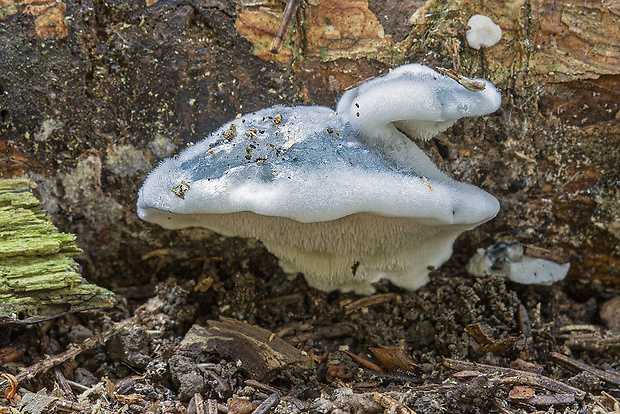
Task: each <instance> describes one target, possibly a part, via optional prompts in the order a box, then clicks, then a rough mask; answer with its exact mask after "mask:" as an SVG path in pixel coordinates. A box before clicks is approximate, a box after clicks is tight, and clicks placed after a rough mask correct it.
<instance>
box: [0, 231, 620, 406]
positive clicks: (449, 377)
mask: <svg viewBox="0 0 620 414" xmlns="http://www.w3.org/2000/svg"><path fill="white" fill-rule="evenodd" d="M218 242H220V244H219V246H220V250H219V251H214V250H211V251H210V253H211V254H212V256H205V257H202V256H196V257H195V258H192V259H188V260H187V261H186V262H184V263H181V264H180V267H179V269H180V270H179V271H176V272H171V274H170V276H171V277H170V279H168V280H167V281H166V282H164V283H160V284H158V285H157V286H155V287H154V288H153V287H152V286H141V287H134V288H127V289H124V290H122V289H121V291H122V293H121V294H119V305H118V306H117V307H116V308H114V309H111V310H108V311H96V312H94V311H93V312H86V313H82V314H74V315H67V316H65V317H62V318H59V319H56V320H51V321H48V322H46V323H41V324H36V325H32V326H26V327H23V326H22V327H14V328H6V327H5V329H3V331H2V334H1V335H2V336H1V337H0V340H1V341H2V343H1V345H4V346H5V348H3V349H4V350H5V351H6V350H7V349H9V348H11V347H13V348H16V347H20V346H21V345H20V344H23V346H24V347H25V350H26V352H25V354H24V355H22V356H21V357H20V358H18V359H16V360H15V361H12V362H9V363H7V364H4V365H3V366H2V368H1V371H2V372H8V373H13V374H17V373H19V372H20V369H21V367H24V366H29V365H32V364H34V363H36V362H38V361H40V360H41V359H42V358H45V355H52V354H58V353H60V352H62V351H64V350H66V349H68V347H70V344H72V343H75V344H79V343H82V342H83V341H84V340H85V339H87V338H89V337H91V336H92V335H93V334H94V333H96V332H102V331H105V330H106V329H109V328H110V327H111V326H112V324H113V321H122V320H124V319H125V318H129V317H131V316H133V315H134V312H135V310H136V308H137V307H138V306H139V305H142V304H143V303H145V302H147V298H146V296H150V295H153V297H152V298H150V299H148V306H147V307H146V308H147V310H145V309H144V307H143V308H141V310H140V312H142V313H143V314H144V312H146V313H148V314H149V315H151V316H148V317H146V319H144V320H143V321H142V322H140V323H137V324H135V325H133V326H131V327H130V328H128V329H126V330H124V331H122V332H121V333H120V334H118V335H116V336H113V337H112V338H111V339H109V340H107V341H106V342H105V343H101V344H99V345H98V346H96V347H95V348H94V349H91V350H88V351H85V352H83V353H82V354H80V355H79V356H78V357H77V358H75V360H72V361H68V362H65V363H64V364H62V365H60V370H57V372H56V373H54V372H53V370H48V371H46V372H42V373H41V374H39V375H37V376H36V377H35V378H34V379H32V380H30V381H25V382H22V383H20V391H19V393H18V394H19V395H24V394H27V393H28V392H30V391H32V392H37V391H40V390H42V389H45V390H47V392H48V393H49V394H50V395H54V396H56V397H59V398H61V399H62V400H67V401H70V400H71V398H73V396H72V395H67V394H65V393H63V392H62V391H61V390H60V389H59V388H58V386H57V385H55V384H57V383H58V381H59V380H58V377H59V374H60V377H63V376H64V378H66V379H68V380H70V381H74V382H76V383H79V384H81V385H82V386H84V387H79V386H75V385H74V386H73V392H74V394H75V395H78V396H79V395H80V394H81V393H82V392H83V391H84V389H86V388H85V387H88V388H91V390H90V392H92V391H93V390H94V392H92V393H90V395H89V396H87V397H82V398H80V399H79V404H80V405H78V406H77V408H80V407H81V408H84V409H87V410H90V412H95V410H98V411H96V412H100V413H108V412H109V413H112V412H128V413H138V412H154V413H157V412H161V413H164V412H166V413H183V412H194V413H195V412H209V411H208V407H209V404H211V405H212V406H215V403H216V402H217V404H219V405H218V406H219V409H220V411H221V412H225V411H226V410H227V411H228V412H231V413H232V412H234V413H241V412H252V410H254V409H257V407H258V406H259V405H260V404H261V403H264V402H265V401H266V402H267V405H269V404H268V403H269V402H270V401H271V402H273V399H274V398H280V402H279V404H278V405H277V406H276V407H275V408H273V409H272V411H268V410H266V411H256V412H280V413H283V412H287V413H288V412H290V413H298V412H354V413H362V412H363V413H375V412H376V413H379V412H384V411H385V412H411V411H407V409H410V410H414V411H415V412H416V413H438V412H483V413H486V412H535V411H539V412H540V411H543V412H544V411H545V410H546V411H547V412H593V411H591V410H592V409H593V407H594V406H595V405H596V403H597V401H599V402H600V404H602V405H603V406H604V407H607V408H608V409H609V411H598V412H612V411H613V407H612V405H613V399H609V398H611V397H609V398H607V399H605V397H604V396H603V394H602V393H603V392H606V393H608V394H610V395H611V396H614V397H615V398H616V399H618V398H620V391H619V389H618V384H617V383H616V384H614V383H613V382H612V381H613V379H614V378H616V379H617V378H618V375H617V374H615V377H614V376H613V375H614V372H617V371H618V369H619V365H620V364H619V362H618V355H619V354H620V345H619V344H620V341H619V340H618V334H617V332H616V334H613V333H612V332H611V331H609V332H606V333H604V332H605V331H604V330H603V328H602V327H601V326H599V325H598V324H599V323H600V319H599V307H600V304H601V303H602V302H603V301H604V300H605V299H607V298H606V297H605V294H604V293H599V294H597V295H594V294H592V295H591V296H589V297H586V296H583V297H581V298H576V297H574V296H571V295H570V294H568V293H567V291H568V290H569V289H567V286H566V285H565V284H562V283H560V284H556V285H554V286H551V287H542V286H521V285H515V284H512V283H510V282H506V281H505V280H503V279H501V278H496V277H489V278H486V279H477V278H472V277H468V276H467V275H466V274H465V273H464V270H463V268H464V266H463V263H465V260H466V259H465V258H464V257H459V255H457V256H456V257H455V258H453V259H452V260H451V261H450V262H448V264H447V265H446V266H444V267H443V268H441V269H440V270H439V271H436V272H433V276H432V277H431V282H430V283H429V284H428V285H427V286H425V287H423V288H422V289H420V290H418V291H416V292H406V291H402V290H399V289H397V288H395V287H393V286H391V285H389V284H388V283H383V282H382V283H379V284H378V285H377V294H376V296H372V297H371V298H372V299H368V298H363V297H359V296H355V295H353V294H342V293H324V292H320V291H317V290H315V289H311V288H308V287H307V285H306V284H305V281H304V279H303V276H301V275H299V276H297V278H295V279H293V280H291V279H289V278H287V276H286V275H284V274H283V273H282V272H281V271H280V270H279V268H278V267H277V264H276V259H275V258H273V257H272V256H271V255H269V253H267V252H266V251H265V250H264V249H263V248H262V247H261V246H260V245H257V244H255V243H250V244H251V246H250V247H246V248H245V249H246V250H245V251H246V252H249V255H248V257H240V256H239V249H238V247H242V246H243V247H245V246H244V245H245V242H244V241H243V240H237V239H218ZM570 290H571V291H574V290H575V287H573V288H572V289H570ZM582 293H583V294H584V295H585V292H583V289H582ZM359 300H371V301H374V304H370V305H368V306H360V305H359V304H360V303H361V304H363V302H357V301H359ZM520 308H521V310H520ZM524 311H526V312H524ZM221 317H227V318H233V319H236V320H240V321H245V322H247V323H249V324H252V325H258V326H260V327H263V328H266V329H268V330H270V331H271V332H273V333H274V334H275V335H277V336H279V337H281V338H282V339H284V340H285V341H287V342H288V343H289V344H291V345H293V346H295V347H297V348H298V349H300V350H302V351H305V353H306V354H307V355H309V357H310V358H311V359H312V360H313V362H312V363H311V366H310V367H308V365H307V364H306V365H303V366H302V365H301V364H292V365H289V366H285V367H282V368H280V369H276V370H270V371H265V372H262V373H261V374H260V375H257V374H256V371H255V370H253V366H252V364H254V363H256V364H259V363H261V361H254V362H249V363H248V362H247V361H248V360H247V359H244V358H245V357H246V356H247V354H248V352H252V349H251V348H252V347H251V346H249V347H247V348H246V347H245V346H246V344H233V345H231V346H230V347H226V346H224V348H226V349H223V348H220V349H218V347H217V346H216V347H211V349H210V351H209V352H200V351H196V350H195V349H192V350H189V349H188V348H186V347H183V346H179V345H180V344H181V341H182V340H183V338H184V336H185V335H186V333H187V331H188V330H189V328H190V327H191V326H192V325H193V324H199V325H203V326H207V325H208V321H212V320H217V319H219V318H221ZM528 330H531V334H529V333H528ZM530 335H531V336H530ZM265 343H266V344H267V346H268V343H269V340H267V341H265ZM382 347H387V348H384V350H385V349H387V350H388V351H386V352H381V349H382ZM371 348H373V350H374V352H375V353H374V354H373V352H371ZM377 349H379V351H377ZM553 352H555V353H560V354H563V355H567V356H569V357H571V358H575V359H577V360H579V361H581V362H583V363H586V364H589V365H590V366H592V367H594V368H598V369H601V370H603V371H605V370H607V371H608V373H609V376H610V379H609V378H608V379H607V381H606V380H605V379H603V378H601V377H600V376H596V375H594V374H592V373H591V372H585V371H584V370H583V369H577V370H576V372H572V371H570V370H568V369H566V368H564V367H562V366H560V365H559V364H558V363H557V362H554V360H552V359H551V358H550V354H551V353H553ZM351 353H353V354H356V355H358V356H360V357H362V358H363V359H365V360H367V361H370V362H373V363H374V364H377V365H378V366H379V367H383V369H382V371H383V372H377V371H375V370H373V368H374V367H373V366H372V365H369V364H368V365H367V366H364V363H363V362H362V363H361V364H360V363H359V362H356V361H354V360H353V359H352V358H351V356H350V355H351ZM223 355H225V357H223ZM265 358H267V357H265ZM305 358H307V357H305ZM446 358H448V359H453V360H459V361H470V362H477V363H482V364H487V365H492V366H496V367H510V366H511V364H512V366H515V365H514V364H518V365H517V367H518V368H519V369H530V370H533V371H537V372H538V373H540V374H541V375H542V377H537V378H539V379H540V378H544V377H546V378H547V379H550V378H552V379H557V380H559V381H561V382H563V383H565V384H567V385H570V386H573V387H576V388H578V389H579V390H581V391H584V392H585V398H584V399H583V400H582V401H579V399H577V400H574V398H572V399H571V398H570V396H571V392H568V393H566V392H554V391H553V390H550V389H549V388H548V387H545V386H544V385H541V384H542V383H536V382H534V383H531V382H530V383H528V382H527V381H525V380H517V381H512V382H511V381H501V378H503V377H506V376H507V375H506V374H503V375H502V374H498V373H490V374H489V373H485V372H474V373H471V372H470V373H467V372H465V373H463V372H461V373H460V374H457V376H455V373H457V371H455V370H452V369H449V368H447V367H446V366H445V364H444V360H445V359H446ZM241 360H244V361H246V362H245V363H241ZM402 360H405V361H406V362H405V363H402ZM520 360H523V361H527V362H529V363H530V364H527V363H526V362H523V361H520ZM374 369H377V368H374ZM403 369H405V370H406V371H403ZM461 371H462V370H461ZM102 379H103V385H99V387H97V384H98V383H99V382H100V381H102ZM248 380H249V381H248ZM252 381H254V382H252ZM93 387H94V388H93ZM519 387H521V388H519ZM517 392H525V393H527V392H530V393H535V397H537V398H538V397H544V396H546V395H554V398H555V400H552V401H551V402H549V401H547V402H546V403H545V404H541V403H540V402H537V403H536V404H534V403H533V402H536V400H531V401H530V400H527V399H525V400H524V399H519V397H518V396H517V395H516V393H517ZM274 393H277V394H276V395H272V394H274ZM509 393H510V397H509ZM560 394H562V395H564V396H561V395H560ZM566 394H568V395H569V396H568V397H567V396H566ZM270 395H271V397H270ZM572 396H573V397H574V396H575V395H572ZM268 397H270V398H272V400H269V399H268ZM562 398H568V399H567V400H561V399H562ZM190 399H192V402H191V403H190V401H189V400H190ZM248 401H249V402H250V403H248ZM377 401H379V402H377ZM394 401H396V402H398V403H397V404H396V403H395V402H394ZM567 401H568V402H567ZM571 401H572V402H571ZM276 402H277V400H276ZM2 404H3V405H4V406H8V401H7V400H4V403H2ZM56 404H58V402H56ZM188 404H189V406H190V407H189V409H187V407H188ZM202 404H204V406H203V405H202ZM252 404H253V405H252ZM395 404H396V405H395ZM22 405H23V403H22ZM272 405H273V404H272ZM382 405H383V406H382ZM52 406H53V405H50V406H49V407H48V409H49V410H50V411H49V412H52V411H51V410H52V408H51V407H52ZM599 408H600V407H599ZM55 409H58V408H55ZM201 409H204V411H200V410H201ZM261 409H263V408H258V410H261ZM390 409H392V410H396V411H389V410H390ZM616 409H617V408H616ZM0 410H1V409H0ZM244 410H246V411H244ZM339 410H343V411H339ZM399 410H400V411H399ZM601 410H602V408H601ZM74 411H78V410H74ZM22 412H34V411H22ZM43 412H46V411H43Z"/></svg>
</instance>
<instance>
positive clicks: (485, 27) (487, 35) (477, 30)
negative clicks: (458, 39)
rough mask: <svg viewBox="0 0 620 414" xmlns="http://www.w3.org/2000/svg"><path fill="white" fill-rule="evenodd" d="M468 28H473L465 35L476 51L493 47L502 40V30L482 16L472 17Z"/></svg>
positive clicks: (468, 22)
mask: <svg viewBox="0 0 620 414" xmlns="http://www.w3.org/2000/svg"><path fill="white" fill-rule="evenodd" d="M467 26H469V27H471V29H469V30H468V31H467V32H466V33H465V36H466V37H467V43H468V44H469V46H470V47H473V48H474V49H480V48H481V47H491V46H493V45H494V44H496V43H497V42H499V41H500V39H501V38H502V28H501V27H499V26H498V25H496V24H495V23H494V22H493V20H491V19H490V18H489V17H487V16H484V15H482V14H476V15H473V16H471V18H470V19H469V20H468V21H467Z"/></svg>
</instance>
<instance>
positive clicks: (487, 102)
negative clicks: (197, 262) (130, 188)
mask: <svg viewBox="0 0 620 414" xmlns="http://www.w3.org/2000/svg"><path fill="white" fill-rule="evenodd" d="M477 82H482V83H484V85H483V86H484V89H483V90H481V91H477V92H475V91H471V90H468V89H467V88H465V87H463V86H462V85H461V84H460V83H459V82H458V81H457V80H455V79H453V78H452V77H449V76H445V75H442V74H440V73H438V72H435V71H434V70H432V69H430V68H428V67H425V66H422V65H418V64H410V65H405V66H402V67H400V68H397V69H394V70H393V71H392V72H391V73H389V74H388V75H386V76H384V77H381V78H377V79H374V80H372V81H369V82H367V83H365V84H363V85H361V86H359V87H357V88H355V89H352V90H350V91H348V92H346V93H345V94H344V95H343V96H342V98H341V99H340V101H339V102H338V111H337V112H334V111H333V110H332V109H330V108H326V107H317V106H314V107H308V106H299V107H293V108H287V107H283V106H275V107H272V108H268V109H263V110H260V111H258V112H254V113H251V114H246V115H244V116H240V117H237V119H235V120H233V121H231V122H228V123H227V124H225V125H223V126H222V127H221V128H220V129H219V130H217V131H216V132H214V133H212V134H211V135H210V136H208V137H207V138H206V139H204V140H203V141H201V142H199V143H197V144H195V145H193V146H191V147H189V148H187V149H185V150H184V151H183V152H181V153H180V154H179V156H178V157H177V158H171V159H167V160H165V161H163V162H162V163H161V164H160V165H159V166H158V167H157V168H156V169H155V170H153V172H151V173H150V175H149V176H148V178H147V179H146V181H145V182H144V185H143V187H142V188H141V189H140V193H139V199H138V206H137V207H138V215H139V217H140V218H141V219H143V220H146V221H149V222H152V223H157V224H159V225H161V226H163V227H165V228H168V229H181V228H185V227H205V228H208V229H211V230H213V231H215V232H217V233H220V234H223V235H226V236H240V237H252V238H256V239H259V240H260V241H261V242H262V243H263V244H264V245H265V247H266V248H267V249H268V250H269V251H270V252H272V253H273V254H274V255H275V256H277V257H278V258H279V259H280V265H281V266H282V268H283V269H284V270H285V271H287V272H302V273H303V274H304V275H305V277H306V280H307V281H308V284H309V285H310V286H313V287H315V288H317V289H321V290H325V291H331V290H336V289H340V290H341V291H345V292H346V291H354V292H356V293H360V294H369V293H372V292H373V291H374V288H373V287H372V285H371V284H372V283H373V282H376V281H378V280H379V279H381V278H385V279H388V280H390V281H392V282H393V283H394V284H395V285H397V286H400V287H403V288H406V289H417V288H419V287H420V286H422V285H424V284H425V283H426V282H427V281H428V272H429V270H428V268H429V266H433V267H438V266H440V265H441V264H442V263H444V262H445V261H446V260H448V258H450V256H451V254H452V244H453V242H454V240H455V239H456V237H457V236H458V235H459V234H460V233H462V232H463V231H465V230H469V229H471V228H473V227H475V226H477V225H479V224H481V223H484V222H485V221H487V220H490V219H491V218H493V217H494V216H495V215H496V214H497V212H498V210H499V203H498V201H497V199H495V197H493V196H491V195H490V194H488V193H486V192H485V191H483V190H481V189H479V188H477V187H475V186H473V185H469V184H465V183H460V182H457V181H455V180H453V179H451V178H450V177H448V176H447V175H446V174H444V173H443V172H441V171H440V170H439V169H438V168H437V167H436V166H435V165H434V164H433V162H432V161H431V160H430V159H429V158H428V157H427V156H426V154H424V152H423V151H422V150H420V149H419V148H418V146H417V145H416V144H415V143H414V142H413V141H412V140H413V139H429V138H431V137H432V136H434V135H435V134H437V133H439V132H441V131H443V130H445V129H447V128H448V127H449V126H451V125H452V124H453V123H454V122H456V121H457V120H458V119H459V118H462V117H467V116H476V115H483V114H488V113H492V112H494V111H496V110H497V109H498V108H499V105H500V101H501V98H500V94H499V92H497V90H496V89H495V87H494V86H493V85H492V84H491V83H490V82H488V81H485V80H477Z"/></svg>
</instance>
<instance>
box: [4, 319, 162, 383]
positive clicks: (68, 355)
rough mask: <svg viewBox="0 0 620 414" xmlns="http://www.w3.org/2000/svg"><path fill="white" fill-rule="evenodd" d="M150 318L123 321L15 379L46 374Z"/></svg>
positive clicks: (18, 375)
mask: <svg viewBox="0 0 620 414" xmlns="http://www.w3.org/2000/svg"><path fill="white" fill-rule="evenodd" d="M150 316H151V314H150V312H146V311H142V312H141V313H139V314H137V315H136V316H133V317H131V318H128V319H125V320H124V321H121V322H118V323H116V324H114V326H113V327H111V328H110V329H108V330H107V331H105V332H101V333H99V334H97V335H95V336H93V337H91V338H88V339H86V340H85V341H84V342H82V343H81V344H80V345H73V346H71V347H70V348H69V350H68V351H65V352H63V353H61V354H57V355H53V356H50V357H48V358H45V359H44V360H42V361H39V362H37V363H36V364H34V365H31V366H29V367H27V368H26V369H24V370H23V371H22V372H20V373H19V374H17V375H16V376H15V377H16V378H17V380H18V381H24V380H29V379H32V378H34V377H36V376H37V375H39V374H41V373H42V372H46V371H48V370H50V369H51V368H53V367H55V366H58V365H60V364H62V363H64V362H67V361H69V360H71V359H73V358H75V357H76V356H78V355H80V354H81V353H82V352H84V351H88V350H90V349H93V348H95V347H97V346H101V345H103V343H104V342H105V341H106V340H107V339H109V338H111V337H113V336H114V335H116V334H117V333H119V332H121V331H123V330H124V329H125V328H128V327H130V326H135V325H138V324H141V323H143V322H144V321H146V320H147V319H148V318H149V317H150Z"/></svg>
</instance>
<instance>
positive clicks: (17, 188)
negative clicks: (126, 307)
mask: <svg viewBox="0 0 620 414" xmlns="http://www.w3.org/2000/svg"><path fill="white" fill-rule="evenodd" d="M35 187H36V185H35V184H34V183H31V182H30V181H29V180H27V179H10V180H6V179H0V325H1V324H6V323H30V322H36V321H41V320H45V319H49V318H53V317H56V316H60V315H62V314H64V313H67V312H77V311H81V310H86V309H94V308H102V307H108V306H111V305H113V303H114V294H113V293H112V292H110V291H108V290H106V289H103V288H100V287H99V286H96V285H93V284H90V283H87V282H86V281H85V280H84V279H83V278H82V276H81V275H80V274H79V273H78V264H77V263H76V262H75V261H74V260H73V257H74V256H76V255H78V254H80V253H82V250H81V249H80V248H79V247H77V245H76V244H75V241H74V238H75V237H74V236H73V235H72V234H67V233H60V232H59V231H58V229H56V227H55V226H54V224H52V223H51V222H50V221H49V218H48V216H47V214H46V213H45V211H44V210H43V209H42V208H41V206H40V205H39V200H38V199H37V198H36V197H35V196H34V195H33V194H32V192H31V189H32V188H35Z"/></svg>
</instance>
